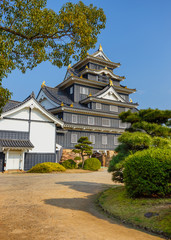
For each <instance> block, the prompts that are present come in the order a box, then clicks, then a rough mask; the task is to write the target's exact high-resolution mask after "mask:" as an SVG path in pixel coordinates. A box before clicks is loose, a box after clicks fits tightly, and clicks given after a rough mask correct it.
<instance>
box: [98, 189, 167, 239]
mask: <svg viewBox="0 0 171 240" xmlns="http://www.w3.org/2000/svg"><path fill="white" fill-rule="evenodd" d="M98 201H99V205H100V206H101V207H102V208H103V210H104V211H106V212H108V213H109V214H111V215H112V216H114V217H116V218H118V219H120V220H122V221H123V222H125V223H131V224H133V225H134V226H138V227H140V228H143V229H146V230H149V231H152V232H154V233H158V234H162V235H163V236H166V237H171V199H169V198H155V199H154V198H138V199H132V198H130V197H128V196H127V194H126V191H125V188H124V187H115V188H110V189H107V190H106V191H104V192H103V193H102V194H101V195H100V197H99V199H98ZM148 212H151V213H156V214H159V215H157V216H152V217H150V218H147V217H145V216H144V214H146V213H148Z"/></svg>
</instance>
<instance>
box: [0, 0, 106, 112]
mask: <svg viewBox="0 0 171 240" xmlns="http://www.w3.org/2000/svg"><path fill="white" fill-rule="evenodd" d="M46 4H47V1H46V0H2V1H0V9H1V11H0V49H1V51H0V88H1V89H2V85H1V84H2V79H3V78H4V77H6V76H7V74H8V73H10V72H11V71H12V70H14V69H15V68H18V69H19V70H21V71H22V72H23V73H24V72H25V71H26V69H33V68H34V67H36V66H37V65H38V64H40V63H41V62H43V61H47V60H48V61H50V62H51V63H52V64H53V65H55V66H57V67H62V66H67V65H68V64H69V63H70V62H71V56H72V58H73V59H75V60H78V59H79V58H82V57H85V55H86V53H87V51H88V50H89V49H90V48H93V47H95V44H96V42H97V35H98V34H99V33H100V31H101V29H104V28H105V22H106V17H105V14H104V12H103V9H101V8H99V9H97V7H94V6H93V5H92V4H90V5H89V6H86V5H85V4H84V3H83V2H81V1H80V2H78V3H77V4H74V3H71V2H68V3H66V4H64V5H63V6H62V8H61V10H60V11H59V13H56V12H54V11H53V10H52V9H48V8H46ZM1 91H3V95H2V97H3V99H4V100H3V101H4V103H5V101H7V100H8V98H9V92H7V91H6V90H5V89H4V90H1ZM1 105H2V104H1ZM0 107H2V106H0Z"/></svg>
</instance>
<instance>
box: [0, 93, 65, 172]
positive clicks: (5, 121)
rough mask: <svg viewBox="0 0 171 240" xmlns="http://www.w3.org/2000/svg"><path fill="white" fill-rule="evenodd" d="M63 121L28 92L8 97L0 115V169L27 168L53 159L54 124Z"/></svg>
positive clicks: (54, 154) (54, 142)
mask: <svg viewBox="0 0 171 240" xmlns="http://www.w3.org/2000/svg"><path fill="white" fill-rule="evenodd" d="M57 126H58V127H63V122H62V121H60V120H59V119H57V118H56V117H55V116H54V115H52V114H51V113H49V112H48V111H47V110H45V109H44V108H43V107H42V106H41V105H40V104H39V103H38V102H37V100H36V99H35V97H34V94H32V95H30V96H29V97H28V98H27V99H25V100H24V101H23V102H16V101H9V102H8V103H7V104H6V106H5V108H4V109H3V113H2V114H1V117H0V171H3V170H17V169H20V170H28V169H30V168H31V167H32V166H34V165H35V164H37V163H40V162H46V161H48V162H49V161H51V162H57V160H58V159H57V151H58V150H60V146H58V145H56V127H57Z"/></svg>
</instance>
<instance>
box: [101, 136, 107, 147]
mask: <svg viewBox="0 0 171 240" xmlns="http://www.w3.org/2000/svg"><path fill="white" fill-rule="evenodd" d="M102 144H103V145H107V136H106V135H103V136H102Z"/></svg>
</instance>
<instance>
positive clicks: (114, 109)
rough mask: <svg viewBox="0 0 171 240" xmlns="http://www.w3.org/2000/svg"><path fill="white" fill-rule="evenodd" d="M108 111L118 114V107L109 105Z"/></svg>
mask: <svg viewBox="0 0 171 240" xmlns="http://www.w3.org/2000/svg"><path fill="white" fill-rule="evenodd" d="M110 111H111V112H118V106H113V105H110Z"/></svg>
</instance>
